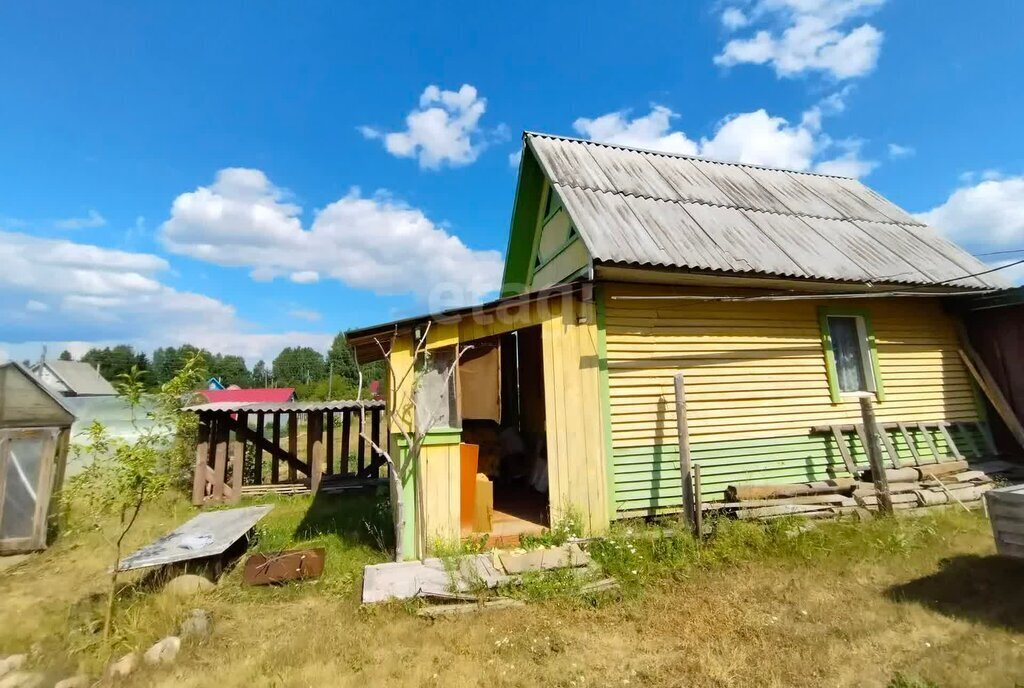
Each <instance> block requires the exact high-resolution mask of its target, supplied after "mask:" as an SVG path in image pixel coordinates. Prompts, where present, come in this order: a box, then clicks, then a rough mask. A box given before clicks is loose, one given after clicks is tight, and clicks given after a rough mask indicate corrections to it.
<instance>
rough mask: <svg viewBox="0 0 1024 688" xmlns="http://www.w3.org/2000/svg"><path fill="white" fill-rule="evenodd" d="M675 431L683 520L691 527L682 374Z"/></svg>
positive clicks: (686, 431)
mask: <svg viewBox="0 0 1024 688" xmlns="http://www.w3.org/2000/svg"><path fill="white" fill-rule="evenodd" d="M676 430H677V432H678V436H679V477H680V478H681V479H682V481H683V518H684V519H685V520H686V523H687V524H689V525H691V526H692V525H693V479H692V478H691V476H690V430H689V426H687V424H686V391H685V387H684V385H683V374H682V373H676Z"/></svg>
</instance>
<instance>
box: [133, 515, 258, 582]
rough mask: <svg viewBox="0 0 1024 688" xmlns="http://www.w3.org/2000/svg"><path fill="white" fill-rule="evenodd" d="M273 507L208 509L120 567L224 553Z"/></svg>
mask: <svg viewBox="0 0 1024 688" xmlns="http://www.w3.org/2000/svg"><path fill="white" fill-rule="evenodd" d="M273 508H274V507H273V505H264V506H247V507H243V508H241V509H225V510H222V511H204V512H203V513H201V514H199V515H198V516H196V517H195V518H193V519H191V520H189V521H187V522H185V523H184V524H182V525H181V526H179V527H177V528H175V529H174V530H172V531H171V532H170V533H168V534H167V535H164V536H163V537H162V538H160V539H159V540H156V541H155V542H153V543H151V544H148V545H146V546H145V547H143V548H142V549H139V550H137V551H135V552H132V553H131V554H129V555H128V556H127V557H125V558H124V559H122V560H121V565H120V566H119V567H118V571H132V570H134V569H145V568H149V567H152V566H163V565H164V564H173V563H175V562H178V561H191V560H193V559H204V558H206V557H215V556H218V555H220V554H223V553H224V552H226V551H227V549H228V547H230V546H231V545H233V544H234V543H236V542H238V540H240V539H241V538H242V536H244V535H245V534H246V533H247V532H249V530H250V529H252V527H253V526H254V525H256V524H257V523H258V522H259V520H260V519H261V518H263V517H264V516H266V515H267V514H269V513H270V511H271V509H273Z"/></svg>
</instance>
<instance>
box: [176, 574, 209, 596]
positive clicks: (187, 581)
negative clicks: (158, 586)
mask: <svg viewBox="0 0 1024 688" xmlns="http://www.w3.org/2000/svg"><path fill="white" fill-rule="evenodd" d="M216 587H217V586H216V585H215V584H214V583H213V581H211V580H210V579H209V578H203V577H202V576H197V575H195V574H192V573H186V574H184V575H181V576H177V577H176V578H172V579H171V580H169V581H167V585H165V586H164V592H166V593H168V594H171V595H174V596H175V597H191V596H192V595H198V594H199V593H202V592H210V591H211V590H214V589H215V588H216Z"/></svg>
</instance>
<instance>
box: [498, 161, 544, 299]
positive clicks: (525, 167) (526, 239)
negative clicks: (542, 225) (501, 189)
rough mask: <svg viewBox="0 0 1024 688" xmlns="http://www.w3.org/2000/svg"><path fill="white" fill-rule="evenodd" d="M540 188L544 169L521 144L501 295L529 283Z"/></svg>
mask: <svg viewBox="0 0 1024 688" xmlns="http://www.w3.org/2000/svg"><path fill="white" fill-rule="evenodd" d="M544 187H545V179H544V172H543V171H542V170H541V168H540V165H539V164H538V163H537V159H536V158H535V157H534V156H533V152H532V151H531V150H530V148H529V146H527V145H526V144H525V143H524V145H523V157H522V159H521V160H520V161H519V179H518V181H517V182H516V195H515V199H514V201H513V205H512V226H511V228H510V229H509V236H508V248H507V249H506V250H505V273H504V275H503V277H502V281H501V282H502V283H501V295H502V296H513V295H515V294H521V293H522V292H524V291H525V290H526V285H528V284H529V279H530V267H531V265H530V261H531V260H533V256H534V244H535V241H536V238H537V235H538V233H539V232H538V231H537V229H538V223H539V222H540V219H541V218H540V215H541V212H542V208H543V205H542V203H543V201H544V200H545V198H544Z"/></svg>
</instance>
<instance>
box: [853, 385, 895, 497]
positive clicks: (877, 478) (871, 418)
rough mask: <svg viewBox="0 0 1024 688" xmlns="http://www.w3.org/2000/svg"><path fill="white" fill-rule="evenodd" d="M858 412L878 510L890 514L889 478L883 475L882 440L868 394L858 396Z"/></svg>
mask: <svg viewBox="0 0 1024 688" xmlns="http://www.w3.org/2000/svg"><path fill="white" fill-rule="evenodd" d="M860 413H861V417H862V418H863V420H864V434H865V435H866V436H867V443H866V445H865V447H864V450H865V451H866V452H867V453H868V462H869V463H870V464H871V477H872V479H873V480H874V483H875V493H876V498H877V499H878V512H879V513H881V514H886V515H891V514H892V499H890V497H889V480H888V478H886V476H885V464H884V463H883V461H882V441H881V438H880V437H879V436H878V433H879V432H881V431H880V430H879V429H878V423H877V422H876V421H875V409H874V406H872V404H871V396H870V395H867V394H865V395H864V396H862V397H861V398H860Z"/></svg>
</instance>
